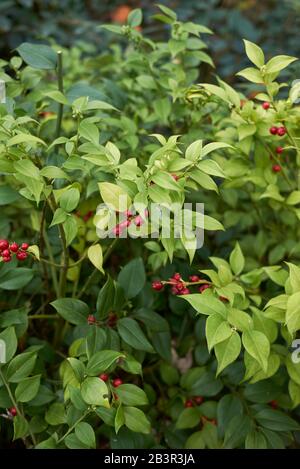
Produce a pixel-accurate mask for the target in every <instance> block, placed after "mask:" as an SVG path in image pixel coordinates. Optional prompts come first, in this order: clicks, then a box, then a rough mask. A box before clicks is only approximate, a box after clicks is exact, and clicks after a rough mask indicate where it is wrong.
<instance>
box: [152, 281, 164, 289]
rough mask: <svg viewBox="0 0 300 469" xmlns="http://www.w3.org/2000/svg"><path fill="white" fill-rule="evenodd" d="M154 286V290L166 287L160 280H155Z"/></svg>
mask: <svg viewBox="0 0 300 469" xmlns="http://www.w3.org/2000/svg"><path fill="white" fill-rule="evenodd" d="M152 288H153V290H157V291H159V290H162V289H163V288H164V285H163V283H161V282H160V281H159V280H155V281H154V282H152Z"/></svg>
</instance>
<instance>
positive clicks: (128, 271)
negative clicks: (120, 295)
mask: <svg viewBox="0 0 300 469" xmlns="http://www.w3.org/2000/svg"><path fill="white" fill-rule="evenodd" d="M145 282H146V275H145V268H144V263H143V260H142V259H141V258H140V257H138V258H136V259H133V260H132V261H130V262H129V263H128V264H126V265H125V267H123V269H122V270H121V272H120V273H119V276H118V283H119V284H120V285H121V287H122V288H123V290H124V293H125V295H126V298H134V297H135V296H136V295H137V294H138V293H139V292H140V291H141V290H142V288H143V287H144V285H145Z"/></svg>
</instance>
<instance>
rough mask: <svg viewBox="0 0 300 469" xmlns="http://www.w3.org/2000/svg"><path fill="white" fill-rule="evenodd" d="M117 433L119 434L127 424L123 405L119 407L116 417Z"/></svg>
mask: <svg viewBox="0 0 300 469" xmlns="http://www.w3.org/2000/svg"><path fill="white" fill-rule="evenodd" d="M114 424H115V432H116V433H117V434H118V432H119V430H120V428H121V427H123V425H124V424H125V415H124V409H123V407H122V405H119V406H118V409H117V412H116V416H115V422H114Z"/></svg>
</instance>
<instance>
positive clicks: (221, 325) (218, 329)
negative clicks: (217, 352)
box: [205, 313, 232, 351]
mask: <svg viewBox="0 0 300 469" xmlns="http://www.w3.org/2000/svg"><path fill="white" fill-rule="evenodd" d="M231 334H232V330H231V327H230V325H229V324H228V322H227V321H225V320H224V318H223V316H221V315H220V314H218V313H214V314H212V315H211V316H209V317H208V318H207V320H206V327H205V335H206V340H207V345H208V350H209V351H211V349H212V348H213V347H214V346H215V345H216V344H218V343H219V342H222V341H223V340H226V339H228V337H230V336H231Z"/></svg>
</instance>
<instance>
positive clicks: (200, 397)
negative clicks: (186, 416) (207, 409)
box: [194, 396, 203, 405]
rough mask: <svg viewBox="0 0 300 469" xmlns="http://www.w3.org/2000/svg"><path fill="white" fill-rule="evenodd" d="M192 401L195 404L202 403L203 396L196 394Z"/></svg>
mask: <svg viewBox="0 0 300 469" xmlns="http://www.w3.org/2000/svg"><path fill="white" fill-rule="evenodd" d="M194 402H196V404H197V405H200V404H202V402H203V397H202V396H196V397H194Z"/></svg>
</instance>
